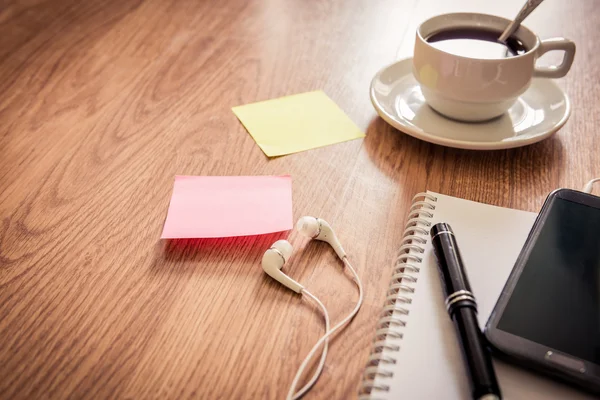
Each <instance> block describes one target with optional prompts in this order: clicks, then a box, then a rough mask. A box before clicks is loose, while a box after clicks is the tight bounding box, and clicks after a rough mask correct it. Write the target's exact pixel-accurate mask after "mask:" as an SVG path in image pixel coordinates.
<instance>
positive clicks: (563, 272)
mask: <svg viewBox="0 0 600 400" xmlns="http://www.w3.org/2000/svg"><path fill="white" fill-rule="evenodd" d="M485 336H486V338H487V340H488V342H489V343H490V345H491V347H492V350H493V351H494V353H495V354H496V355H498V356H500V357H501V358H504V359H505V360H507V361H509V362H513V363H515V364H519V365H522V366H524V367H528V368H531V369H535V370H537V371H539V372H542V373H545V374H549V375H551V376H553V377H555V378H559V379H562V380H564V381H567V382H569V383H571V384H574V385H578V386H580V387H582V388H584V389H587V390H588V391H592V392H594V393H596V394H600V197H596V196H593V195H590V194H586V193H582V192H579V191H576V190H569V189H559V190H556V191H554V192H552V193H550V195H549V196H548V198H547V199H546V201H545V203H544V205H543V207H542V210H541V212H540V214H539V216H538V218H537V219H536V221H535V223H534V225H533V228H532V230H531V232H530V233H529V236H528V238H527V241H526V242H525V245H524V247H523V249H522V250H521V253H520V255H519V257H518V259H517V262H516V264H515V266H514V268H513V270H512V272H511V274H510V277H509V278H508V281H507V283H506V285H505V286H504V289H503V290H502V293H501V294H500V298H499V299H498V302H497V303H496V306H495V307H494V310H493V312H492V314H491V316H490V318H489V320H488V322H487V324H486V327H485Z"/></svg>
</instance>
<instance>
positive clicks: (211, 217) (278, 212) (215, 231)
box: [161, 175, 292, 239]
mask: <svg viewBox="0 0 600 400" xmlns="http://www.w3.org/2000/svg"><path fill="white" fill-rule="evenodd" d="M289 229H292V178H291V177H290V176H289V175H287V176H176V177H175V185H174V186H173V195H172V197H171V203H170V204H169V211H168V213H167V220H166V221H165V226H164V228H163V233H162V236H161V238H162V239H180V238H217V237H229V236H246V235H260V234H265V233H272V232H279V231H285V230H289Z"/></svg>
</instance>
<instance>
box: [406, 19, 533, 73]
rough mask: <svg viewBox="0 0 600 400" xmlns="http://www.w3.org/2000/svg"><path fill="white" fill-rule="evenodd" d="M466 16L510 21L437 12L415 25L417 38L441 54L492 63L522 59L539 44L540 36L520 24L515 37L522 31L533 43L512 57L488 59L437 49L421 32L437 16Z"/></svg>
mask: <svg viewBox="0 0 600 400" xmlns="http://www.w3.org/2000/svg"><path fill="white" fill-rule="evenodd" d="M468 16H471V17H478V16H481V17H488V18H495V19H497V20H501V21H502V22H505V23H506V26H508V24H510V23H511V20H509V19H507V18H504V17H500V16H498V15H492V14H484V13H475V12H459V13H447V14H438V15H435V16H433V17H431V18H427V19H426V20H424V21H423V22H421V23H420V24H419V26H418V27H417V38H418V39H419V40H421V41H422V42H423V43H424V44H426V45H427V46H428V47H429V48H431V49H432V50H435V51H437V52H440V53H443V54H448V55H450V56H453V57H457V58H460V59H464V60H477V61H478V62H485V63H493V62H498V61H509V60H518V59H522V58H524V57H530V56H531V54H533V53H534V52H535V51H536V50H537V49H538V47H539V46H540V38H539V36H538V35H536V34H535V33H534V32H533V31H532V30H531V29H529V28H527V27H526V26H524V25H520V26H519V28H518V29H517V31H516V32H515V34H514V35H516V36H517V37H519V36H518V34H519V32H523V33H525V34H529V35H531V36H532V37H533V38H534V44H533V46H531V48H530V49H529V50H528V51H526V52H525V53H523V54H518V55H515V56H513V57H509V58H489V59H488V58H474V57H466V56H461V55H457V54H453V53H449V52H447V51H444V50H441V49H438V48H437V47H435V46H432V45H431V43H429V42H428V41H427V40H426V39H425V38H424V37H423V34H422V32H421V30H422V27H423V25H424V24H426V23H428V22H431V21H433V20H435V19H438V18H452V17H468Z"/></svg>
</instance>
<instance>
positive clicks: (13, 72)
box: [0, 0, 600, 399]
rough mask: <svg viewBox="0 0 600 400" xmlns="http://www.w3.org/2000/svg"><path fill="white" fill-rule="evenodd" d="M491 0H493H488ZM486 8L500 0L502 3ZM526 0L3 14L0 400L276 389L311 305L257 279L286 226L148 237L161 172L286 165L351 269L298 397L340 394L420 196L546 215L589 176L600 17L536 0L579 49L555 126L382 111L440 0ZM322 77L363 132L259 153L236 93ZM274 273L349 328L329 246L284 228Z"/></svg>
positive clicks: (303, 87)
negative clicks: (504, 139) (382, 87)
mask: <svg viewBox="0 0 600 400" xmlns="http://www.w3.org/2000/svg"><path fill="white" fill-rule="evenodd" d="M483 3H486V4H483ZM498 3H499V2H498ZM521 3H522V1H521V0H512V1H510V2H509V4H508V5H507V4H504V5H493V4H492V2H480V1H475V0H473V1H462V2H447V1H442V0H439V1H433V0H428V1H408V0H407V1H400V0H389V1H388V0H379V1H369V0H325V1H305V0H264V1H244V0H223V1H166V0H156V1H131V0H105V1H85V2H82V1H74V0H56V1H41V0H30V1H20V2H13V3H12V4H8V3H7V2H5V3H4V4H3V5H2V7H0V86H1V88H2V90H1V91H0V93H2V96H1V98H0V116H1V120H0V121H1V128H0V129H1V133H0V398H2V399H9V398H10V399H12V398H21V399H33V398H129V399H133V398H135V399H138V398H139V399H142V398H161V399H165V398H172V399H184V398H206V399H216V398H224V399H238V398H256V399H275V398H278V399H281V398H283V397H284V396H285V393H286V392H287V388H288V385H289V384H290V382H291V379H292V377H293V375H294V373H295V371H296V369H297V368H298V366H299V363H300V361H301V360H302V359H303V358H304V356H305V354H306V353H307V352H308V350H309V349H310V347H311V346H312V345H313V343H314V341H316V339H317V338H318V337H319V336H320V335H321V334H322V333H323V325H322V320H321V317H320V315H319V313H318V310H317V309H316V308H315V307H314V306H313V305H312V304H311V303H310V302H307V301H306V300H304V299H302V298H301V297H299V296H298V295H296V294H294V293H292V292H291V291H289V290H287V289H285V288H284V287H282V286H281V285H280V284H278V283H277V282H275V281H273V280H271V279H270V278H269V277H267V276H266V275H265V274H264V273H263V272H262V269H261V267H260V259H261V256H262V254H263V252H264V251H265V249H267V248H268V247H269V245H270V244H271V243H272V242H274V241H275V240H276V239H278V238H281V237H286V236H287V234H276V235H266V236H258V237H249V238H241V239H219V240H191V241H174V242H170V243H168V242H165V241H161V240H160V239H159V236H160V233H161V229H162V224H163V221H164V218H165V215H166V210H167V206H168V203H169V198H170V195H171V189H172V185H173V177H174V175H176V174H189V175H254V174H284V173H286V174H291V175H292V176H293V191H294V216H295V217H296V218H298V217H300V216H302V215H305V214H308V215H315V216H319V217H322V218H324V219H326V220H328V221H329V222H330V223H331V224H332V225H333V227H334V228H335V229H336V231H337V233H338V236H339V238H340V240H341V241H342V243H343V244H344V246H345V247H346V249H347V250H348V252H349V254H350V258H351V260H352V261H353V263H354V264H355V266H356V267H357V269H358V271H359V274H360V275H361V276H362V279H363V281H364V284H365V290H366V297H365V304H364V305H363V307H362V310H361V312H360V313H359V315H358V317H357V318H356V319H355V320H354V322H353V323H352V325H350V327H349V329H348V330H347V331H346V333H345V334H344V335H342V336H340V337H339V338H338V339H336V340H335V341H333V343H332V347H331V353H330V355H329V358H328V360H327V365H326V368H325V371H324V373H323V376H322V378H321V380H320V381H319V382H318V384H317V385H316V386H315V388H314V390H313V391H312V392H311V393H310V395H309V396H307V398H314V399H317V398H319V399H332V398H333V399H346V398H353V397H355V395H356V390H357V387H358V384H359V381H360V377H361V373H362V369H363V366H364V363H365V360H366V357H367V355H368V352H369V347H370V342H371V337H372V335H373V331H374V327H375V322H376V320H377V318H378V314H379V310H380V308H381V306H382V303H383V298H384V290H385V288H386V287H387V284H388V280H389V278H390V273H391V265H392V259H393V256H394V253H395V251H396V249H397V246H398V243H399V241H400V239H401V235H402V226H403V222H404V218H405V214H406V211H407V207H408V206H409V202H410V199H411V198H412V196H413V195H414V194H415V193H416V192H418V191H422V190H424V189H426V188H427V189H430V190H434V191H439V192H442V193H446V194H449V195H453V196H460V197H464V198H467V199H471V200H476V201H482V202H486V203H491V204H496V205H500V206H506V207H513V208H520V209H525V210H537V209H538V208H539V207H540V206H541V204H542V201H543V200H544V198H545V196H546V195H547V194H548V192H550V191H551V190H552V189H555V188H557V187H573V188H580V187H581V186H582V185H583V184H584V183H585V181H587V180H588V179H589V178H592V177H594V176H600V155H599V151H600V131H599V128H598V126H600V78H599V76H600V41H599V40H598V33H599V30H598V29H599V28H598V26H599V25H600V10H599V7H600V6H599V5H598V3H597V1H596V0H580V1H578V2H575V3H573V4H571V3H570V2H559V1H548V2H546V3H544V4H543V5H542V6H541V8H540V9H539V10H537V11H536V12H535V13H534V14H533V15H532V16H531V17H530V19H528V22H527V25H528V26H530V27H531V28H533V29H534V30H536V31H537V32H538V33H539V34H540V36H542V37H550V36H565V37H569V38H571V39H573V40H574V41H576V43H577V46H578V47H577V56H576V59H575V64H574V66H573V69H572V70H571V72H570V73H569V75H568V76H567V77H566V78H564V79H562V80H560V81H559V85H561V87H563V88H564V89H565V91H566V92H567V93H568V94H569V96H570V97H571V99H572V101H573V114H572V116H571V119H570V121H569V122H568V123H567V124H566V126H565V127H564V128H563V129H562V130H561V131H560V132H559V133H558V134H557V135H556V136H555V137H553V138H551V139H548V140H546V141H544V142H542V143H539V144H536V145H532V146H529V147H526V148H522V149H516V150H510V151H495V152H473V151H463V150H455V149H450V148H444V147H440V146H435V145H430V144H428V143H424V142H421V141H419V140H416V139H413V138H411V137H409V136H406V135H404V134H401V133H399V132H398V131H396V130H394V129H392V128H390V127H389V126H387V125H386V124H385V123H384V122H383V121H382V120H381V119H379V118H377V116H376V113H375V111H374V109H373V107H372V106H371V104H370V102H369V98H368V88H369V83H370V80H371V78H372V76H373V75H374V74H375V72H376V71H377V70H379V69H380V68H382V67H383V66H385V65H387V64H389V63H392V62H393V61H395V60H397V59H399V58H402V57H406V56H408V55H409V54H410V51H411V48H412V43H413V34H414V30H415V28H416V26H417V24H418V23H419V22H420V21H422V20H424V19H425V18H427V17H429V16H432V15H435V14H437V13H442V12H451V11H460V10H475V11H484V12H488V13H495V14H500V15H503V16H506V17H511V16H513V15H514V14H516V12H517V10H518V9H519V8H520V6H521ZM315 89H323V90H324V91H325V92H326V93H327V94H328V95H329V96H330V97H331V98H332V99H334V100H335V101H336V102H337V103H338V104H339V105H340V107H341V108H342V109H344V110H345V111H346V112H347V113H348V115H349V116H350V117H351V118H352V119H353V120H354V121H355V122H356V123H357V124H358V125H359V126H360V127H361V128H363V129H364V130H365V131H366V133H367V137H366V138H365V139H364V140H355V141H351V142H347V143H343V144H339V145H334V146H329V147H325V148H321V149H317V150H313V151H307V152H303V153H300V154H294V155H290V156H285V157H279V158H275V159H272V160H269V159H267V158H266V157H265V156H264V155H263V153H262V152H261V151H260V149H259V148H258V146H256V144H255V143H254V142H253V140H252V139H251V137H250V136H249V135H248V134H247V133H246V132H245V131H244V129H243V127H242V126H241V124H240V123H239V122H238V121H237V119H236V118H235V116H234V115H233V113H232V112H231V111H230V108H231V107H232V106H235V105H240V104H245V103H249V102H254V101H258V100H264V99H269V98H274V97H278V96H282V95H287V94H293V93H300V92H305V91H310V90H315ZM289 238H290V240H291V242H292V243H293V244H294V245H295V246H296V256H295V257H294V259H293V262H291V263H290V265H289V267H287V268H286V272H287V273H289V274H290V275H291V276H293V277H294V278H296V279H298V280H299V281H300V282H302V283H303V284H305V285H306V286H307V287H308V288H310V289H311V290H312V292H313V293H315V294H317V295H318V296H319V297H320V298H321V299H322V300H323V301H324V303H325V304H326V305H327V307H328V308H329V310H330V312H331V315H332V317H333V319H334V320H336V321H337V320H339V319H340V318H341V316H342V315H345V314H346V313H347V312H348V311H349V310H350V309H351V308H352V307H353V305H354V302H355V301H356V298H357V295H356V291H355V288H354V286H353V285H352V283H351V281H350V280H349V279H347V276H345V275H344V272H343V270H342V268H341V266H340V263H339V261H338V260H337V259H336V257H335V256H334V254H333V252H332V251H331V250H330V249H329V248H328V246H327V245H326V244H323V243H312V242H311V243H309V242H307V241H306V240H304V239H302V238H301V237H300V236H299V235H298V234H297V233H295V232H292V233H290V234H289Z"/></svg>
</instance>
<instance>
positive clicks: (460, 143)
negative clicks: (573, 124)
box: [369, 57, 571, 150]
mask: <svg viewBox="0 0 600 400" xmlns="http://www.w3.org/2000/svg"><path fill="white" fill-rule="evenodd" d="M411 60H412V57H408V58H404V59H401V60H398V61H396V62H393V63H391V64H389V65H387V66H385V67H383V68H381V69H380V70H379V71H377V73H376V74H375V76H374V77H373V79H372V80H371V85H370V88H369V97H370V99H371V103H372V104H373V107H374V108H375V111H377V114H378V115H379V116H380V117H381V118H382V119H383V120H384V121H385V122H387V123H388V124H389V125H391V126H392V127H393V128H395V129H397V130H398V131H400V132H402V133H404V134H407V135H409V136H412V137H414V138H416V139H420V140H423V141H425V142H429V143H433V144H437V145H441V146H446V147H453V148H457V149H465V150H504V149H513V148H517V147H523V146H528V145H531V144H534V143H538V142H541V141H542V140H545V139H548V138H549V137H551V136H553V135H554V134H555V133H556V132H558V130H560V128H562V127H563V126H564V125H565V124H566V122H567V121H568V120H569V117H570V116H571V100H570V99H569V96H568V95H567V94H566V93H565V91H564V90H563V89H562V88H561V87H560V86H558V85H557V84H556V83H555V82H553V81H552V80H551V79H550V78H533V79H544V80H546V82H545V83H548V84H550V85H554V86H555V88H556V89H558V91H559V92H560V93H561V94H562V96H563V98H564V99H565V112H564V114H563V116H562V118H561V119H560V120H559V121H558V122H557V123H556V124H554V125H553V126H552V127H551V128H549V129H547V131H545V132H543V133H541V134H539V135H535V136H529V137H528V138H523V139H518V138H517V139H512V140H502V141H498V140H493V141H489V142H473V141H469V140H457V139H450V138H445V137H440V136H437V135H434V134H432V133H429V132H427V131H425V130H423V129H422V128H420V127H418V126H411V125H409V124H402V123H401V122H399V121H398V120H396V119H394V116H393V115H390V114H389V113H387V112H386V111H385V110H384V109H383V107H381V105H380V104H379V102H378V101H377V98H376V95H375V88H374V86H375V85H374V84H375V81H376V80H379V77H380V76H381V75H382V73H383V72H384V71H386V70H387V69H389V68H390V67H392V66H394V65H396V64H400V63H408V62H409V61H411ZM403 76H404V75H403ZM527 90H530V88H528V89H527ZM398 117H399V115H398ZM398 119H399V120H402V121H406V119H404V118H398ZM454 122H455V123H459V124H460V123H463V122H460V121H454ZM481 124H482V126H483V125H485V124H486V122H482V123H481Z"/></svg>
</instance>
